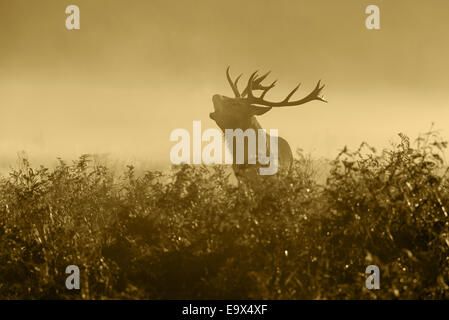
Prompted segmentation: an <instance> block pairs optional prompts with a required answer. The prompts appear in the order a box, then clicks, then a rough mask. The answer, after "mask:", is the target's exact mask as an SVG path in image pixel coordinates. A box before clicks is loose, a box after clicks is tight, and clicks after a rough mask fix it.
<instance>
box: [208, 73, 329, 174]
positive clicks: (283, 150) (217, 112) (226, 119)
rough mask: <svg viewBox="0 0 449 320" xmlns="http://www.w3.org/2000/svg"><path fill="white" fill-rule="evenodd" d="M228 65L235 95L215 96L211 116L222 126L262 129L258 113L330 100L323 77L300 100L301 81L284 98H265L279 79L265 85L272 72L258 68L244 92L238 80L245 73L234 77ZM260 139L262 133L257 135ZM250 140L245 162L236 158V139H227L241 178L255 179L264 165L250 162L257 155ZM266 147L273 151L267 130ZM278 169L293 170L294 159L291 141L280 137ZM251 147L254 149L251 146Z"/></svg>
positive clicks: (228, 78) (284, 171)
mask: <svg viewBox="0 0 449 320" xmlns="http://www.w3.org/2000/svg"><path fill="white" fill-rule="evenodd" d="M229 69H230V67H228V68H227V69H226V77H227V80H228V82H229V85H230V86H231V89H232V91H233V92H234V95H235V97H233V98H229V97H226V96H223V95H219V94H215V95H214V96H213V97H212V102H213V105H214V112H211V113H210V114H209V116H210V118H211V119H212V120H214V121H215V122H216V124H217V125H218V126H219V127H220V129H221V130H222V131H223V132H225V131H226V129H232V130H236V129H241V130H243V131H246V130H247V129H253V130H254V131H256V132H258V131H259V129H262V126H261V125H260V123H259V121H257V119H256V116H261V115H263V114H265V113H266V112H268V111H270V110H271V109H272V108H280V107H288V106H299V105H302V104H305V103H307V102H311V101H314V100H316V101H322V102H327V101H326V100H324V97H322V96H321V95H320V94H321V91H322V90H323V88H324V85H321V83H320V81H318V83H317V85H316V86H315V88H314V89H313V90H312V92H310V93H309V94H308V95H307V96H305V97H304V98H302V99H299V100H293V101H291V100H290V99H291V97H292V96H293V95H294V94H295V92H296V91H297V90H298V88H299V86H300V84H299V85H298V86H296V87H295V88H294V89H293V90H292V91H291V92H290V93H289V94H288V95H287V96H286V97H285V99H284V100H282V101H280V102H271V101H268V100H265V95H266V94H267V93H268V91H269V90H271V89H272V88H273V87H274V86H275V85H276V82H277V80H276V81H273V82H272V83H271V84H270V85H263V84H262V82H263V81H264V80H265V79H266V78H267V77H268V75H269V74H270V72H267V73H265V74H264V75H262V76H259V75H258V72H257V71H256V72H254V73H253V74H251V76H250V77H249V79H248V83H247V86H246V88H245V89H244V90H243V91H242V93H240V91H239V89H238V86H237V84H238V81H239V80H240V78H241V77H242V74H240V75H239V76H238V77H237V78H236V79H235V80H234V81H233V80H232V79H231V76H230V75H229ZM254 91H261V94H260V95H259V96H255V94H254ZM257 139H259V136H257ZM248 140H249V139H245V142H244V143H245V144H244V163H240V164H239V163H237V161H236V158H235V157H236V143H232V145H230V144H229V141H226V142H227V147H228V149H229V151H230V152H231V153H232V155H233V158H234V161H233V164H232V169H233V171H234V174H235V176H236V178H237V180H238V181H239V182H241V181H242V180H247V179H254V178H255V177H256V176H258V172H259V171H258V169H259V168H260V166H263V165H261V164H260V163H257V162H256V163H255V164H250V163H249V162H250V161H249V159H250V158H251V157H252V156H253V155H251V154H250V152H248V150H249V148H248ZM265 141H266V148H265V150H264V151H266V152H268V153H269V152H270V145H269V143H268V141H270V136H269V134H267V133H266V138H265ZM257 146H259V143H256V148H255V150H256V152H255V154H256V156H257V155H258V154H259V150H258V147H257ZM277 146H278V151H277V154H278V159H277V160H278V168H279V169H278V173H277V175H279V174H283V173H286V172H288V171H289V170H290V168H291V165H292V162H293V154H292V150H291V148H290V145H289V144H288V142H287V141H286V140H285V139H283V138H281V137H278V143H277ZM251 150H254V148H253V149H251Z"/></svg>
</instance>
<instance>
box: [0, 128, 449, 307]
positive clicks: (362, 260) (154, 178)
mask: <svg viewBox="0 0 449 320" xmlns="http://www.w3.org/2000/svg"><path fill="white" fill-rule="evenodd" d="M446 146H447V144H446V142H444V141H441V139H440V137H439V136H438V135H437V134H435V133H434V132H430V133H428V134H426V135H423V136H421V137H419V138H418V140H417V143H416V144H413V145H412V144H411V143H410V141H409V139H408V138H407V137H406V136H404V135H401V142H400V143H399V144H397V145H393V146H391V147H390V148H389V149H386V150H383V151H380V152H377V151H376V150H374V149H373V148H371V147H369V146H368V145H366V144H362V145H361V147H360V148H359V149H358V150H356V151H353V152H351V151H349V150H346V149H345V150H343V151H342V152H341V153H340V155H339V156H338V157H337V158H336V159H335V160H334V161H333V162H332V165H331V171H330V173H329V177H328V179H327V181H326V183H325V184H321V185H320V184H318V183H317V182H316V179H315V178H314V175H315V173H316V168H314V167H313V165H312V164H313V161H312V160H311V159H310V158H308V157H306V156H303V155H301V154H300V155H298V157H297V158H296V159H295V163H294V166H293V171H292V174H291V175H289V176H287V177H285V178H284V179H282V180H268V181H267V182H266V183H265V184H263V185H259V186H251V188H243V187H237V186H235V185H234V184H232V183H230V182H229V178H228V176H227V171H226V170H225V169H224V168H223V167H221V166H216V167H202V166H188V165H181V166H174V167H173V169H172V171H171V172H170V173H165V174H163V173H161V172H158V171H148V172H147V173H146V174H145V175H140V176H137V175H136V174H135V172H134V168H133V167H132V166H129V167H128V170H127V171H126V172H124V173H122V174H121V175H120V176H117V175H116V174H115V173H114V172H112V171H111V170H109V169H108V168H107V167H105V166H101V165H98V164H94V163H92V162H91V158H90V157H89V156H87V155H84V156H82V157H80V158H79V160H77V161H75V162H73V163H72V164H67V163H65V162H63V161H62V160H60V161H59V164H58V165H57V166H56V167H55V168H54V169H52V170H50V169H48V168H44V167H40V168H33V167H32V166H31V165H30V164H29V163H28V161H27V160H23V161H22V165H21V166H20V167H19V168H17V169H14V170H12V171H11V172H10V173H9V175H8V176H6V177H2V178H1V180H0V298H3V299H5V298H9V299H14V298H32V299H48V298H61V299H66V298H67V299H68V298H77V299H78V298H80V299H108V298H137V299H139V298H145V299H166V298H168V299H182V298H191V299H195V298H198V299H203V298H208V299H213V298H230V299H247V298H250V299H252V298H256V299H391V298H399V299H409V298H426V299H436V298H449V255H448V253H449V218H448V212H447V211H448V208H449V190H448V186H449V185H448V180H447V178H448V174H447V170H446V168H447V166H446V163H445V161H444V160H443V157H444V156H443V153H442V152H443V150H444V148H446ZM71 264H75V265H78V266H79V267H80V269H81V290H72V291H70V290H68V289H66V288H65V279H66V277H67V276H68V275H66V274H65V268H66V266H68V265H71ZM371 264H375V265H377V266H379V268H380V270H381V281H380V286H381V288H380V290H368V289H366V287H365V279H366V277H367V275H366V274H365V268H366V267H367V266H368V265H371Z"/></svg>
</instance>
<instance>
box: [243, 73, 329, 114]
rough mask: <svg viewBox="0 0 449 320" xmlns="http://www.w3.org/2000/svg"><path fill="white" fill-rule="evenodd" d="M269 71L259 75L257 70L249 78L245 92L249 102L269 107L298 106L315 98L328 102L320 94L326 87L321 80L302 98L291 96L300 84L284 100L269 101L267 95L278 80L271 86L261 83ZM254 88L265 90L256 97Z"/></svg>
mask: <svg viewBox="0 0 449 320" xmlns="http://www.w3.org/2000/svg"><path fill="white" fill-rule="evenodd" d="M269 73H270V72H268V73H266V74H264V75H263V76H260V77H258V76H257V71H256V72H254V73H253V74H252V75H251V77H250V78H249V80H248V85H247V87H246V89H245V90H244V93H246V94H247V97H246V98H245V99H246V100H247V101H248V102H249V103H251V104H258V105H263V106H267V107H289V106H298V105H301V104H304V103H307V102H310V101H313V100H318V101H322V102H327V101H326V100H324V98H323V97H322V96H320V94H321V90H323V88H324V85H321V80H320V81H318V83H317V85H316V86H315V89H313V90H312V92H310V93H309V94H308V95H307V96H305V97H304V98H302V99H299V100H294V101H290V98H291V97H292V96H293V95H294V94H295V92H296V91H297V90H298V88H299V86H300V85H301V84H298V85H297V86H296V87H295V88H294V89H293V90H292V91H291V92H290V93H289V94H288V95H287V97H285V99H284V100H282V101H280V102H271V101H267V100H265V99H264V97H265V95H266V94H267V92H268V91H269V90H270V89H272V88H273V87H274V86H275V84H276V81H274V82H273V83H272V84H271V85H269V86H263V85H262V84H261V82H262V81H263V80H264V79H265V78H266V77H267V76H268V74H269ZM253 90H262V91H263V92H262V94H261V95H260V96H259V97H255V96H254V95H253Z"/></svg>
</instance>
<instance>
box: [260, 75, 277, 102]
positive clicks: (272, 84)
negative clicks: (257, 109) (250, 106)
mask: <svg viewBox="0 0 449 320" xmlns="http://www.w3.org/2000/svg"><path fill="white" fill-rule="evenodd" d="M276 82H277V80H274V81H273V82H272V83H271V84H270V85H269V86H267V87H266V88H265V90H264V91H263V92H262V94H261V95H260V99H263V98H264V97H265V95H266V94H267V92H268V91H269V90H270V89H272V88H273V87H274V86H275V85H276Z"/></svg>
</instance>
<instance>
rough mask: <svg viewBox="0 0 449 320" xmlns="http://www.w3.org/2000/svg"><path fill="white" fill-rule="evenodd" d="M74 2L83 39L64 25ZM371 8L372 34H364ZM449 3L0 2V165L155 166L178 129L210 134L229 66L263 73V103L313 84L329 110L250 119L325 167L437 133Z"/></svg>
mask: <svg viewBox="0 0 449 320" xmlns="http://www.w3.org/2000/svg"><path fill="white" fill-rule="evenodd" d="M70 4H76V5H78V6H79V7H80V12H81V29H80V30H75V31H68V30H66V28H65V19H66V16H67V15H66V14H65V8H66V6H68V5H70ZM369 4H377V5H379V7H380V12H381V30H377V31H374V30H367V29H366V28H365V18H366V16H367V15H366V14H365V12H364V11H365V8H366V6H367V5H369ZM448 10H449V2H447V1H444V0H433V1H432V5H430V4H429V3H427V2H426V1H416V0H415V1H405V0H400V1H381V0H377V1H348V0H346V1H330V0H327V1H323V0H317V1H300V0H295V1H291V0H279V1H275V2H274V1H267V0H264V1H260V0H257V1H256V0H247V1H237V0H229V1H215V0H213V1H211V0H195V1H167V0H151V1H138V0H134V1H124V0H117V1H105V0H96V1H82V0H77V1H75V0H73V1H60V0H58V1H56V0H54V1H49V0H41V1H24V0H14V1H12V0H0V39H1V49H0V153H1V155H2V157H1V160H0V161H1V163H0V167H2V168H3V169H5V168H7V167H8V166H9V165H10V164H11V163H12V162H14V161H15V160H16V157H17V155H16V154H17V152H19V151H22V150H24V151H26V153H27V154H28V157H29V158H30V159H31V160H32V161H33V162H37V163H43V164H51V163H52V162H53V161H55V159H56V157H62V158H65V159H68V158H69V159H70V158H75V157H77V156H79V155H80V154H82V153H98V154H109V157H112V158H119V159H122V160H125V161H128V162H129V161H137V162H138V161H142V162H145V163H147V164H150V165H151V166H156V167H157V166H164V165H166V164H168V161H169V150H170V147H171V145H172V143H171V142H170V141H169V134H170V132H171V131H172V130H173V129H175V128H186V129H189V130H191V127H192V120H202V122H203V130H204V129H205V128H210V127H216V125H215V123H214V122H213V121H212V120H210V119H209V118H208V114H209V112H210V111H211V110H212V102H211V97H212V95H213V94H215V93H220V94H224V95H228V96H230V95H231V90H230V88H229V87H228V84H227V82H226V79H225V69H226V67H227V66H228V65H230V66H231V73H232V74H233V75H237V74H239V73H241V72H244V73H245V75H248V74H249V73H250V72H252V71H253V70H255V69H259V70H261V71H265V70H272V77H273V78H277V79H279V82H278V85H277V87H276V90H273V93H271V94H272V95H271V97H272V98H273V99H276V98H280V97H283V96H285V94H286V93H287V92H289V90H290V89H291V88H293V87H294V86H295V85H296V84H297V83H298V82H302V84H303V85H302V87H301V89H302V90H299V92H298V93H297V95H298V96H301V95H302V94H304V93H306V92H308V91H309V90H310V89H311V88H312V87H313V86H314V85H315V83H316V81H317V80H319V79H322V80H323V82H324V83H325V84H326V88H325V91H324V93H325V97H326V98H327V99H328V100H329V103H328V104H322V103H316V102H315V103H310V104H307V105H304V106H302V107H296V108H295V107H293V108H285V109H282V110H273V111H271V112H269V113H267V114H266V115H264V116H263V117H261V118H260V122H261V123H262V125H263V126H264V127H265V128H279V132H280V135H281V136H283V137H285V138H286V139H287V141H289V143H290V144H291V145H292V148H293V149H295V148H302V149H304V150H305V151H307V152H312V154H314V155H315V156H317V157H322V156H323V157H327V158H333V157H335V155H336V154H337V153H338V150H340V149H341V148H342V147H343V146H344V145H348V146H350V147H355V146H357V145H358V144H359V143H360V142H362V141H364V140H365V141H368V142H369V143H370V144H372V145H375V146H379V147H383V146H385V145H387V144H388V142H389V141H390V140H391V139H396V137H397V136H396V134H397V133H399V132H404V133H406V134H409V135H410V136H412V137H415V136H416V135H417V134H418V133H419V132H423V131H426V130H427V129H428V128H429V127H430V125H431V123H432V122H436V128H437V129H443V136H445V135H447V127H448V124H449V123H448V121H449V120H448V119H449V111H448V108H447V100H448V98H449V91H448V88H449V78H448V76H447V71H448V70H449V60H448V59H447V57H448V56H449V40H448V38H447V37H446V32H447V30H449V19H447V12H448Z"/></svg>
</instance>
